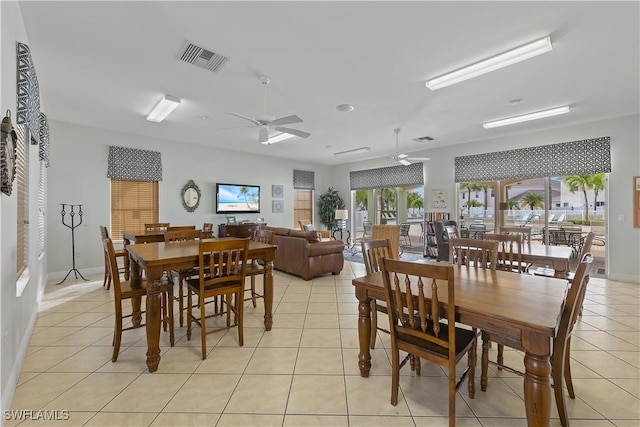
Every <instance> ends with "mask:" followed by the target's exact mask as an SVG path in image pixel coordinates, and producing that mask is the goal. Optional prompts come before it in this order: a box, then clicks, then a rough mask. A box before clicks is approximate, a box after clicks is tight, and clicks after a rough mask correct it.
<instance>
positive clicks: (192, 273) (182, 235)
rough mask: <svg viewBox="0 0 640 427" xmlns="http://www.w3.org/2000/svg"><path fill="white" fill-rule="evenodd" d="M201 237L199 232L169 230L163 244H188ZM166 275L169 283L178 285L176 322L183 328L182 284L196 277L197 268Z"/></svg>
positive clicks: (183, 296)
mask: <svg viewBox="0 0 640 427" xmlns="http://www.w3.org/2000/svg"><path fill="white" fill-rule="evenodd" d="M201 237H202V232H201V231H200V230H194V229H184V230H180V229H178V230H171V231H169V230H168V231H166V232H165V233H164V242H165V243H167V244H173V243H181V242H189V241H194V240H199V239H200V238H201ZM167 274H168V275H169V277H171V283H175V282H176V281H177V283H178V296H177V297H175V299H176V300H177V301H178V321H179V324H180V327H182V326H184V310H185V309H186V305H185V302H184V299H185V294H184V287H183V283H184V281H185V280H186V279H187V278H190V277H197V276H198V274H199V270H198V268H195V267H194V268H187V269H181V270H171V271H168V272H167Z"/></svg>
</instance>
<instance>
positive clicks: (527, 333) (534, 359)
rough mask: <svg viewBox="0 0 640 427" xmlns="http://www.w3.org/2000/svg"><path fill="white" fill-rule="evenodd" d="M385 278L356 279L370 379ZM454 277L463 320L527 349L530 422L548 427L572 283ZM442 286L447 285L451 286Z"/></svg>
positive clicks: (460, 273)
mask: <svg viewBox="0 0 640 427" xmlns="http://www.w3.org/2000/svg"><path fill="white" fill-rule="evenodd" d="M418 262H422V261H418ZM425 262H426V261H425ZM382 274H383V273H381V272H378V273H373V274H369V275H366V276H363V277H358V278H355V279H353V280H352V284H353V286H354V287H355V294H356V297H357V299H358V301H359V304H358V338H359V345H360V352H359V355H358V366H359V368H360V375H361V376H362V377H368V376H369V371H370V370H371V353H370V350H369V344H370V338H371V300H372V299H380V300H384V299H385V294H384V288H383V286H384V285H383V278H382ZM454 275H455V292H456V318H457V319H458V321H459V322H460V323H463V324H465V325H468V326H471V327H475V328H478V329H481V330H484V331H487V332H489V333H491V334H492V335H500V336H501V337H505V338H506V339H507V340H512V341H514V342H517V343H519V344H520V345H521V346H522V348H524V349H525V352H526V353H525V356H524V369H525V376H524V400H525V410H526V415H527V424H528V425H529V426H530V427H532V426H536V427H548V426H549V420H550V414H551V385H550V374H551V362H550V355H551V343H552V339H553V337H554V336H555V335H556V331H557V329H558V326H559V320H560V315H561V312H562V305H563V301H564V294H565V291H566V289H567V286H568V283H569V282H568V281H567V280H566V279H559V278H553V277H542V276H532V275H529V274H514V273H511V272H506V271H491V270H483V269H474V268H467V267H466V266H457V267H455V269H454ZM438 286H446V283H445V282H443V283H442V284H438ZM416 294H417V293H416ZM438 294H439V295H445V297H444V299H443V302H445V301H446V292H442V293H441V292H439V293H438ZM507 342H508V341H507Z"/></svg>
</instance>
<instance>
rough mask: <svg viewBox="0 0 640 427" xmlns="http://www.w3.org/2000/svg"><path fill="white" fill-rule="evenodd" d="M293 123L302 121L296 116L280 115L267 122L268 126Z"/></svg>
mask: <svg viewBox="0 0 640 427" xmlns="http://www.w3.org/2000/svg"><path fill="white" fill-rule="evenodd" d="M293 123H302V119H301V118H300V117H298V116H287V117H280V118H279V119H275V120H273V121H272V122H271V123H269V125H270V126H281V125H290V124H293Z"/></svg>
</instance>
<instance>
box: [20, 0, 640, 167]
mask: <svg viewBox="0 0 640 427" xmlns="http://www.w3.org/2000/svg"><path fill="white" fill-rule="evenodd" d="M21 9H22V14H23V19H24V22H25V25H26V29H27V35H28V43H29V45H30V47H31V50H32V56H33V59H34V62H35V67H36V72H37V75H38V80H39V85H40V95H41V98H42V102H43V106H44V111H45V112H46V114H47V116H48V117H49V118H50V119H55V120H61V121H66V122H72V123H78V124H82V125H88V126H95V127H100V128H109V129H114V130H117V131H119V132H126V133H132V134H138V135H146V136H150V137H157V138H163V139H170V140H177V141H185V142H192V143H196V144H202V145H208V146H218V147H224V148H227V149H233V150H240V151H247V152H252V153H259V154H263V155H269V156H276V157H282V158H288V159H291V160H303V161H312V162H316V163H321V164H326V165H333V164H340V163H346V162H351V161H356V160H363V159H368V158H374V157H381V156H391V155H392V154H393V153H394V152H395V135H394V133H393V129H394V128H397V127H400V128H402V132H401V133H400V151H402V152H416V151H422V150H426V149H429V148H433V147H440V146H444V145H452V144H459V143H464V142H470V141H479V140H482V139H487V138H494V137H497V136H505V135H509V134H515V133H523V132H530V131H533V130H538V129H544V128H552V127H557V126H565V125H569V124H578V123H582V122H589V121H594V120H599V119H605V118H610V117H617V116H623V115H629V114H638V112H639V102H640V89H639V81H640V73H639V66H640V58H639V56H640V54H639V52H640V30H639V15H640V13H639V3H638V2H636V1H634V2H618V3H616V2H610V1H603V2H591V1H588V2H575V1H570V2H520V1H517V2H479V1H473V2H418V1H413V2H395V1H394V2H391V1H389V2H268V1H260V2H214V1H209V2H204V1H196V2H179V1H172V2H167V1H155V2H150V1H146V2H131V1H118V2H116V1H111V2H92V1H84V2H76V1H73V2H55V1H44V2H33V1H27V2H21ZM546 35H550V36H551V39H552V42H553V51H552V52H550V53H547V54H544V55H542V56H538V57H536V58H533V59H529V60H527V61H524V62H521V63H519V64H515V65H511V66H509V67H507V68H504V69H502V70H498V71H494V72H492V73H489V74H486V75H484V76H481V77H478V78H475V79H472V80H468V81H466V82H463V83H459V84H456V85H454V86H450V87H448V88H444V89H440V90H437V91H431V90H429V89H427V88H426V87H425V81H426V79H428V78H431V77H435V76H438V75H440V74H442V73H444V72H447V71H451V70H454V69H456V68H459V67H461V66H464V65H468V64H470V63H473V62H476V61H478V60H480V59H483V58H485V57H488V56H491V55H494V54H497V53H500V52H502V51H505V50H508V49H511V48H513V47H516V46H519V45H522V44H524V43H526V42H529V41H532V40H535V39H538V38H540V37H543V36H546ZM186 40H189V41H191V42H193V43H195V44H197V45H199V46H201V47H204V48H206V49H208V50H211V51H213V52H216V53H219V54H222V55H225V56H228V57H230V58H231V59H230V61H229V62H228V63H227V64H226V66H224V68H222V70H220V71H219V72H217V73H214V72H211V71H207V70H203V69H201V68H197V67H195V66H193V65H189V64H186V63H184V62H180V61H178V60H177V55H178V51H179V50H180V48H181V47H182V46H183V44H184V43H185V41H186ZM261 74H264V75H268V76H269V77H271V79H272V81H271V84H270V85H269V86H268V95H267V112H268V113H269V115H271V116H275V117H282V116H287V115H291V114H297V115H298V116H300V117H301V118H302V119H303V120H304V123H300V124H296V125H290V126H289V127H291V128H296V129H300V130H303V131H307V132H310V133H311V136H310V137H309V138H308V139H306V140H304V139H300V138H295V139H290V140H288V141H284V142H280V143H276V144H274V145H271V146H264V145H261V144H259V143H258V142H257V141H258V129H257V128H250V127H246V125H251V124H250V123H249V122H247V121H244V120H243V119H241V118H238V117H234V116H232V115H230V114H228V112H237V113H240V114H244V115H246V116H252V117H253V116H255V115H258V114H261V113H262V110H263V96H264V93H263V87H262V85H261V84H260V82H259V80H258V76H259V75H261ZM164 94H169V95H173V96H176V97H179V98H181V99H182V104H181V105H180V107H179V108H178V109H177V110H176V111H175V112H174V113H173V114H172V115H170V116H169V118H168V119H166V120H165V121H164V122H162V123H152V122H148V121H146V120H145V116H146V115H147V113H148V112H149V111H150V110H151V108H152V107H153V106H154V104H155V103H156V102H157V101H158V100H159V99H160V97H161V96H162V95H164ZM518 98H520V99H523V102H521V103H520V104H517V105H509V101H510V100H513V99H518ZM343 103H349V104H352V105H354V106H355V110H354V111H352V112H349V113H344V112H339V111H337V110H336V106H337V105H338V104H343ZM564 104H570V105H571V107H572V111H571V113H569V114H565V115H562V116H557V117H553V118H548V119H543V120H538V121H533V122H529V123H523V124H518V125H512V126H507V127H503V128H496V129H491V130H486V129H484V128H483V127H482V122H483V121H487V120H491V119H498V118H504V117H509V116H513V115H517V114H521V113H526V112H531V111H537V110H542V109H547V108H551V107H555V106H559V105H564ZM201 116H207V117H209V119H208V120H204V119H202V118H201ZM225 128H232V129H225ZM423 136H431V137H433V138H435V140H434V141H431V142H422V143H418V142H415V141H412V139H413V138H418V137H423ZM362 146H369V147H371V149H372V150H371V152H369V153H365V154H358V155H354V156H348V157H335V156H334V155H333V153H334V152H338V151H345V150H350V149H354V148H358V147H362ZM427 154H428V153H427ZM432 161H434V159H432Z"/></svg>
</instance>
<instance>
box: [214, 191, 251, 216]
mask: <svg viewBox="0 0 640 427" xmlns="http://www.w3.org/2000/svg"><path fill="white" fill-rule="evenodd" d="M216 213H218V214H241V213H260V186H259V185H239V184H221V183H217V184H216Z"/></svg>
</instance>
